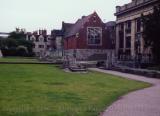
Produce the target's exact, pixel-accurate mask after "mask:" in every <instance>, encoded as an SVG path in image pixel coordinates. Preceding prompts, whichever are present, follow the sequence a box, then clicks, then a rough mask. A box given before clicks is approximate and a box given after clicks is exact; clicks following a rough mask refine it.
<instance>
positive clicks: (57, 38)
mask: <svg viewBox="0 0 160 116" xmlns="http://www.w3.org/2000/svg"><path fill="white" fill-rule="evenodd" d="M51 37H52V41H51V46H52V53H53V54H54V55H55V56H59V57H62V56H63V32H62V30H56V29H54V30H52V31H51Z"/></svg>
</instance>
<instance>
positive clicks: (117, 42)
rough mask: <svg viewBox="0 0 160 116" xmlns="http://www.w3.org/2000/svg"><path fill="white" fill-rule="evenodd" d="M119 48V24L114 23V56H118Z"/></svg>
mask: <svg viewBox="0 0 160 116" xmlns="http://www.w3.org/2000/svg"><path fill="white" fill-rule="evenodd" d="M118 50H119V25H118V24H117V25H116V56H118Z"/></svg>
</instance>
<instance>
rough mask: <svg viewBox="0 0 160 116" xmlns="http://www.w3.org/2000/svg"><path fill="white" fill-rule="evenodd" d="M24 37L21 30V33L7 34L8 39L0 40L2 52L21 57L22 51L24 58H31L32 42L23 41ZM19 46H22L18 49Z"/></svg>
mask: <svg viewBox="0 0 160 116" xmlns="http://www.w3.org/2000/svg"><path fill="white" fill-rule="evenodd" d="M25 38H26V35H25V32H24V31H23V30H21V31H17V30H16V31H13V32H11V33H10V34H9V37H8V38H7V39H1V40H0V47H1V48H2V51H3V52H4V54H6V55H10V54H11V55H20V56H23V55H24V54H22V53H23V51H27V52H25V56H27V54H28V56H32V55H33V51H32V48H33V45H34V44H33V42H32V41H27V40H25ZM19 46H23V48H22V47H20V48H19ZM24 48H25V49H26V50H24Z"/></svg>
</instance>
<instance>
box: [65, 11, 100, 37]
mask: <svg viewBox="0 0 160 116" xmlns="http://www.w3.org/2000/svg"><path fill="white" fill-rule="evenodd" d="M97 22H98V23H103V22H102V20H101V19H100V17H99V16H98V14H97V13H96V12H94V13H93V14H91V15H88V16H83V17H82V18H81V19H78V20H77V22H76V23H75V24H74V25H72V26H71V27H70V29H69V30H67V31H68V33H67V34H65V37H70V36H74V35H76V34H77V33H78V32H79V31H80V29H82V28H83V27H84V26H85V24H87V23H97Z"/></svg>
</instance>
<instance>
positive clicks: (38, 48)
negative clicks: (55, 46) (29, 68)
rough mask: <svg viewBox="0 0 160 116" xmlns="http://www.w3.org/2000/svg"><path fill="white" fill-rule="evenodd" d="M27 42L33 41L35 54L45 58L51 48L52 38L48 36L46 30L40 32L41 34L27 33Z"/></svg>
mask: <svg viewBox="0 0 160 116" xmlns="http://www.w3.org/2000/svg"><path fill="white" fill-rule="evenodd" d="M26 40H28V41H33V43H34V47H33V52H34V53H35V55H36V56H44V55H45V53H46V52H47V51H48V50H49V49H50V48H51V36H50V35H47V31H46V30H39V33H38V32H37V31H36V32H33V33H27V34H26Z"/></svg>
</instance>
